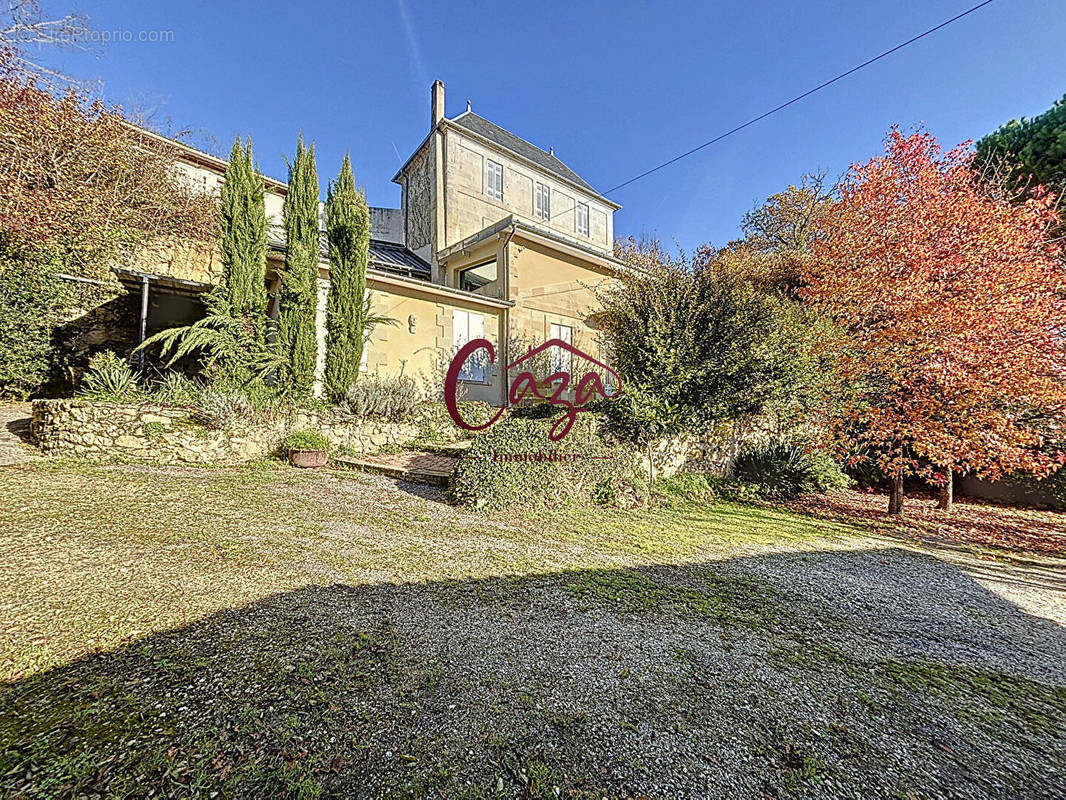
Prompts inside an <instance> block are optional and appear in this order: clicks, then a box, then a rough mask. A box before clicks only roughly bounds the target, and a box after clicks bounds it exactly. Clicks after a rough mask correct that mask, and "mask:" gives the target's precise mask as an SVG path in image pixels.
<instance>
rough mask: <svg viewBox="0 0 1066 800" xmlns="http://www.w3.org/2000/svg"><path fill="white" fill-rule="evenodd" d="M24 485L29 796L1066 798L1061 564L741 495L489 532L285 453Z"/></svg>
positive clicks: (5, 564) (6, 511) (5, 665)
mask: <svg viewBox="0 0 1066 800" xmlns="http://www.w3.org/2000/svg"><path fill="white" fill-rule="evenodd" d="M0 496H2V497H3V498H4V503H3V504H2V505H0V609H2V611H3V614H2V616H0V625H2V626H3V636H2V639H0V678H2V679H3V681H4V683H3V684H2V685H0V792H2V793H3V794H5V795H11V796H82V795H84V796H92V795H94V794H96V795H100V796H131V795H138V796H139V795H145V794H158V795H163V796H182V797H185V796H190V795H192V796H199V795H203V796H213V793H216V792H217V793H218V795H219V796H234V795H236V796H265V795H271V796H281V795H289V796H300V797H317V796H349V797H427V796H432V797H446V798H453V797H454V798H459V797H486V798H488V797H548V798H551V797H589V798H593V797H595V798H603V797H612V798H613V797H640V796H647V797H667V798H674V797H708V796H720V797H748V796H750V797H764V796H771V797H791V796H796V797H800V796H841V795H846V796H886V797H891V796H896V797H904V798H905V797H929V796H967V797H990V798H991V797H1003V796H1019V797H1021V796H1031V797H1040V796H1046V797H1053V796H1061V794H1059V793H1060V792H1061V787H1062V786H1063V785H1066V764H1064V760H1063V758H1062V753H1063V752H1064V750H1066V722H1064V719H1066V668H1064V666H1063V665H1064V663H1066V631H1064V629H1063V624H1064V623H1066V595H1064V583H1066V579H1064V574H1063V570H1062V567H1063V564H1064V563H1066V562H1063V561H1061V560H1059V558H1058V557H1057V556H1056V555H1055V553H1053V552H1049V550H1048V548H1034V549H1033V550H1032V551H1031V552H1026V553H1021V552H1009V551H1005V550H989V549H988V548H986V547H981V548H975V547H972V546H970V544H969V543H967V542H964V541H963V542H961V543H960V540H958V539H957V538H956V537H952V541H953V542H955V544H953V546H952V547H951V548H950V549H949V548H941V547H938V546H937V545H935V544H931V543H928V542H924V541H920V540H913V539H903V538H897V537H895V536H894V535H893V534H892V531H890V530H887V529H886V528H885V526H883V525H873V523H871V522H868V521H866V520H864V519H861V518H859V519H858V521H848V516H847V515H846V514H841V513H837V511H834V513H818V512H817V510H812V509H798V510H784V509H774V508H758V507H752V506H738V505H733V504H729V503H717V504H713V505H709V506H700V505H694V504H688V503H683V502H673V503H669V504H666V505H662V506H660V507H657V508H651V509H646V510H639V511H613V510H604V509H584V510H569V511H558V510H557V511H551V512H547V511H546V512H541V513H539V514H533V513H528V514H523V515H517V516H516V515H513V514H512V515H506V514H497V515H487V514H482V513H470V512H466V511H462V510H459V509H455V508H452V507H450V506H447V505H445V504H443V503H442V502H440V499H439V497H438V496H437V495H436V494H435V493H434V491H432V490H429V489H423V488H421V487H415V486H407V485H397V484H394V483H392V482H389V481H387V480H384V479H381V478H377V477H372V476H364V475H358V474H354V473H331V472H303V471H297V470H292V469H288V468H284V467H279V466H276V465H273V464H266V463H264V464H260V465H253V466H250V467H246V468H241V469H226V470H223V469H192V468H190V469H181V468H167V467H151V466H129V465H125V466H101V465H90V464H85V463H80V462H73V461H71V462H63V461H52V462H49V461H41V462H35V463H32V464H23V465H18V466H11V467H4V468H2V469H0ZM807 512H810V513H807ZM988 513H994V512H988ZM1006 519H1007V516H1004V520H1006ZM1040 519H1041V520H1042V522H1041V524H1044V523H1045V522H1046V524H1047V525H1049V526H1051V527H1052V528H1054V527H1055V525H1056V524H1057V521H1058V520H1060V519H1062V520H1066V517H1064V516H1062V515H1045V516H1044V517H1041V518H1040ZM1030 521H1031V520H1030ZM1004 524H1008V523H1007V522H1004ZM1048 535H1050V536H1052V537H1053V536H1054V535H1055V533H1054V531H1053V530H1052V532H1051V533H1050V534H1048Z"/></svg>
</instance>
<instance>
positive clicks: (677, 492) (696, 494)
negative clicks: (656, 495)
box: [655, 472, 715, 503]
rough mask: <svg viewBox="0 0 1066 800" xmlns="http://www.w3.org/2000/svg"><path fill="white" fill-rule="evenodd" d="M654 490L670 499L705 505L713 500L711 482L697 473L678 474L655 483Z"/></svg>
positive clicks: (707, 477) (712, 485) (705, 476)
mask: <svg viewBox="0 0 1066 800" xmlns="http://www.w3.org/2000/svg"><path fill="white" fill-rule="evenodd" d="M655 490H656V491H657V492H660V493H661V494H663V495H665V496H666V497H668V498H671V499H677V500H684V501H688V502H694V503H707V502H711V501H713V500H714V498H715V491H714V482H713V480H712V479H711V478H710V477H709V476H707V475H705V474H703V473H699V472H680V473H678V474H677V475H673V476H671V477H669V478H661V479H660V480H658V481H656V482H655Z"/></svg>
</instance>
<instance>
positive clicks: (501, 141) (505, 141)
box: [448, 111, 613, 205]
mask: <svg viewBox="0 0 1066 800" xmlns="http://www.w3.org/2000/svg"><path fill="white" fill-rule="evenodd" d="M448 121H449V122H451V123H452V124H453V125H458V126H459V127H460V128H466V129H467V130H468V131H470V132H472V133H476V134H477V135H478V136H481V137H482V138H485V139H488V140H489V141H490V142H494V143H496V144H498V145H499V146H500V147H502V148H504V149H505V150H510V151H511V152H512V153H517V154H518V155H520V156H522V157H523V158H525V159H527V160H529V161H532V162H533V163H534V164H536V165H537V166H539V167H541V168H542V169H544V170H545V171H546V172H549V173H551V174H552V175H555V176H556V177H557V178H562V179H563V180H565V181H568V182H569V183H573V184H575V185H577V186H580V187H581V188H582V189H584V190H585V191H587V192H589V193H590V194H592V195H594V196H595V197H598V198H600V199H601V200H607V198H606V197H604V196H603V195H601V194H600V193H599V192H597V191H596V190H595V189H593V188H592V186H590V185H589V184H588V183H587V182H586V181H584V180H583V179H582V178H581V176H580V175H578V174H577V173H576V172H574V171H573V170H572V169H570V167H568V166H566V164H564V163H563V162H562V161H560V160H559V159H558V158H556V157H555V156H554V155H553V154H552V153H549V152H547V151H546V150H541V149H540V148H539V147H537V146H536V145H535V144H530V143H529V142H527V141H526V140H525V139H523V138H522V137H520V136H515V135H514V134H513V133H511V132H510V131H507V130H504V129H503V128H501V127H500V126H499V125H497V124H496V123H494V122H489V121H488V120H487V119H485V118H484V117H480V116H478V115H477V114H475V113H474V112H473V111H464V112H463V113H462V114H460V115H459V116H457V117H454V118H452V119H450V120H448ZM607 202H608V203H611V201H610V200H607ZM612 205H613V203H612Z"/></svg>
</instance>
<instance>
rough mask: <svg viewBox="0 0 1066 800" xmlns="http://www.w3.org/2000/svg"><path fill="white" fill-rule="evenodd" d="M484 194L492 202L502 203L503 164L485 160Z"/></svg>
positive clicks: (489, 159)
mask: <svg viewBox="0 0 1066 800" xmlns="http://www.w3.org/2000/svg"><path fill="white" fill-rule="evenodd" d="M485 194H487V195H488V196H489V197H491V198H492V199H493V200H499V201H501V202H502V201H503V164H499V163H497V162H495V161H493V160H492V159H491V158H488V159H485Z"/></svg>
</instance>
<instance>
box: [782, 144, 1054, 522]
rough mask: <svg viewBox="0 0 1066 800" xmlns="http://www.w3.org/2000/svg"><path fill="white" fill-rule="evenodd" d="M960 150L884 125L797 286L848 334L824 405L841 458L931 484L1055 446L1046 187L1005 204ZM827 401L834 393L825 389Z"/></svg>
mask: <svg viewBox="0 0 1066 800" xmlns="http://www.w3.org/2000/svg"><path fill="white" fill-rule="evenodd" d="M971 160H972V156H971V155H970V151H969V148H968V145H961V146H959V147H958V148H955V149H954V150H951V151H950V152H946V153H945V152H943V151H942V150H941V149H940V147H939V146H938V144H937V142H936V140H935V139H934V137H933V136H931V135H929V134H928V133H914V134H912V135H904V134H903V133H901V132H900V131H898V130H893V131H891V133H890V134H889V136H888V138H887V141H886V152H885V154H884V155H883V156H879V157H877V158H874V159H873V160H871V161H870V162H868V163H866V164H861V165H855V166H853V167H852V168H851V170H850V171H849V173H848V175H847V176H846V178H845V179H844V181H843V182H842V184H841V186H840V187H839V189H838V195H837V198H836V200H835V201H834V202H833V204H832V205H831V207H830V208H829V209H828V210H827V211H826V212H825V214H824V216H823V218H822V224H823V225H824V226H825V231H826V233H827V234H828V235H826V236H824V237H820V238H818V239H816V240H815V242H814V244H813V246H812V258H811V259H810V261H809V262H808V264H807V267H806V274H805V275H804V283H805V288H803V289H802V290H801V291H802V294H803V296H804V298H805V299H806V300H807V302H809V303H811V304H812V305H813V306H815V307H816V308H818V309H820V310H821V311H823V312H824V313H826V314H828V315H829V316H830V317H831V318H832V319H833V320H835V321H836V323H837V324H838V325H839V326H840V328H841V329H842V330H843V332H844V333H845V334H846V336H847V340H848V349H847V352H844V353H841V354H840V357H839V358H838V363H839V365H840V369H841V370H842V377H843V378H845V379H846V382H847V385H849V386H851V387H852V391H851V392H850V393H849V396H848V397H846V398H845V399H844V401H843V402H838V403H837V404H836V405H834V406H833V413H831V414H827V418H828V419H829V421H830V423H831V424H830V426H829V429H830V430H831V431H832V433H833V434H834V436H835V439H836V441H837V444H838V447H839V448H840V449H841V450H842V451H843V454H844V455H845V456H846V457H847V458H848V459H849V461H850V462H851V463H855V462H856V461H858V460H860V459H862V458H873V459H874V460H876V461H877V463H878V464H879V466H880V467H881V468H882V469H883V470H884V471H885V472H886V474H887V475H888V477H889V478H890V479H891V481H892V492H891V495H890V499H889V513H901V512H902V508H903V479H904V477H906V476H908V475H919V476H921V477H924V478H926V479H929V480H932V481H934V482H935V483H937V484H938V485H939V486H940V487H941V508H943V509H945V510H950V508H951V487H952V476H953V474H954V473H960V474H969V473H972V474H975V475H977V476H979V477H985V478H989V479H992V480H995V479H997V478H999V477H1001V476H1002V475H1004V474H1005V473H1008V472H1027V473H1031V474H1034V475H1036V476H1038V477H1039V476H1046V475H1048V474H1049V473H1051V472H1053V471H1054V470H1056V469H1057V468H1059V467H1060V466H1061V465H1062V464H1063V462H1064V461H1066V456H1064V455H1063V453H1062V452H1058V451H1057V450H1056V448H1055V447H1053V446H1051V445H1052V443H1054V442H1056V441H1057V442H1061V441H1063V437H1062V432H1063V429H1064V428H1063V420H1064V418H1066V268H1064V263H1063V257H1062V256H1063V254H1062V249H1061V247H1060V245H1059V244H1057V243H1055V242H1053V241H1051V240H1050V239H1049V236H1048V232H1049V230H1051V229H1053V228H1054V226H1055V225H1056V224H1057V223H1058V222H1059V221H1060V220H1059V218H1058V216H1057V215H1056V213H1055V211H1054V197H1053V196H1052V195H1051V194H1050V193H1047V192H1045V191H1042V190H1040V191H1037V192H1034V193H1033V194H1032V195H1031V196H1030V198H1029V199H1028V200H1025V201H1024V202H1020V203H1012V202H1010V200H1009V199H1006V198H1004V197H1003V194H1002V193H1000V192H993V191H989V190H988V189H989V187H987V186H985V185H983V184H982V181H981V179H980V177H979V176H978V175H977V173H976V172H975V171H974V170H973V169H972V168H971ZM838 401H839V398H838Z"/></svg>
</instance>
